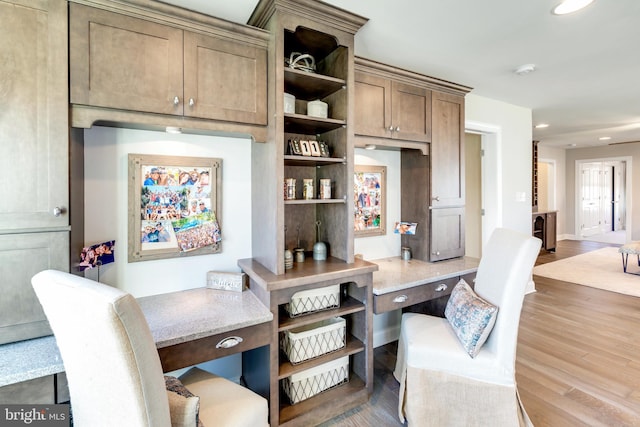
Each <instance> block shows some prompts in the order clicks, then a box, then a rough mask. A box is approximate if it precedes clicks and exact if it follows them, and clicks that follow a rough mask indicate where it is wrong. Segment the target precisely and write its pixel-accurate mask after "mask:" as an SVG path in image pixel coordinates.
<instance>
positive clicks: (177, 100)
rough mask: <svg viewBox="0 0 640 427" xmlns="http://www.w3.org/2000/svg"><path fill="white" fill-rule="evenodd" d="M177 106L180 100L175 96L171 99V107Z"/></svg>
mask: <svg viewBox="0 0 640 427" xmlns="http://www.w3.org/2000/svg"><path fill="white" fill-rule="evenodd" d="M178 104H180V98H178V97H177V96H176V97H175V98H173V105H178Z"/></svg>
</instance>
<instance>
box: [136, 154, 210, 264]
mask: <svg viewBox="0 0 640 427" xmlns="http://www.w3.org/2000/svg"><path fill="white" fill-rule="evenodd" d="M128 161H129V164H128V177H129V188H128V190H129V191H128V196H129V199H128V204H129V213H128V232H129V236H128V242H127V247H128V260H129V262H137V261H148V260H156V259H165V258H175V257H182V256H193V255H206V254H215V253H219V252H221V251H222V234H221V224H222V223H221V217H220V213H221V212H222V204H221V201H222V159H217V158H207V157H178V156H161V155H143V154H129V158H128Z"/></svg>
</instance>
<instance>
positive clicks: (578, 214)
mask: <svg viewBox="0 0 640 427" xmlns="http://www.w3.org/2000/svg"><path fill="white" fill-rule="evenodd" d="M632 160H633V158H632V157H631V156H622V157H600V158H595V159H579V160H575V166H574V169H575V189H574V194H575V201H574V203H575V204H574V206H575V214H574V218H575V223H574V225H573V226H574V230H575V237H576V238H577V239H579V240H588V238H583V237H582V235H581V233H580V224H581V223H582V209H581V203H580V199H581V197H582V185H581V184H582V179H581V175H582V174H581V170H582V164H583V163H596V162H601V163H603V164H604V163H606V162H612V161H613V162H616V161H619V162H624V163H625V172H626V173H625V181H626V182H625V196H624V198H625V241H627V242H630V241H631V240H632V239H631V234H632V230H633V227H632V223H631V211H632V209H631V207H632V206H633V200H632V197H633V188H632V187H633V178H632V177H633V173H632V172H633V162H632Z"/></svg>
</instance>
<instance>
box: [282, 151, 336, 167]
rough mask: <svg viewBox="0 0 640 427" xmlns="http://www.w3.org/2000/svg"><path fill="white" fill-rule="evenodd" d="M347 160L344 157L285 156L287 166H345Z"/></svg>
mask: <svg viewBox="0 0 640 427" xmlns="http://www.w3.org/2000/svg"><path fill="white" fill-rule="evenodd" d="M345 162H346V159H345V158H344V157H309V156H295V155H292V154H285V156H284V164H285V166H323V165H330V164H345Z"/></svg>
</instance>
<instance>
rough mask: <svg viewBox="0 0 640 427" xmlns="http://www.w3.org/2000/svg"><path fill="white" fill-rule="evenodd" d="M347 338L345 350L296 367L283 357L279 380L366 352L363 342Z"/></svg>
mask: <svg viewBox="0 0 640 427" xmlns="http://www.w3.org/2000/svg"><path fill="white" fill-rule="evenodd" d="M346 338H347V343H346V345H345V346H344V347H343V348H341V349H338V350H336V351H332V352H331V353H327V354H323V355H322V356H320V357H316V358H314V359H310V360H307V361H305V362H302V363H297V364H295V365H294V364H293V363H291V362H289V361H286V360H287V359H286V355H282V360H285V361H284V362H282V363H280V370H279V374H278V379H279V380H281V379H283V378H287V377H289V376H291V375H293V374H295V373H298V372H301V371H304V370H306V369H310V368H313V367H316V366H318V365H322V364H323V363H326V362H330V361H332V360H335V359H339V358H341V357H344V356H350V355H352V354H355V353H359V352H361V351H364V344H363V343H362V341H360V340H359V339H357V338H356V337H354V336H353V335H350V334H347V337H346Z"/></svg>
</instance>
